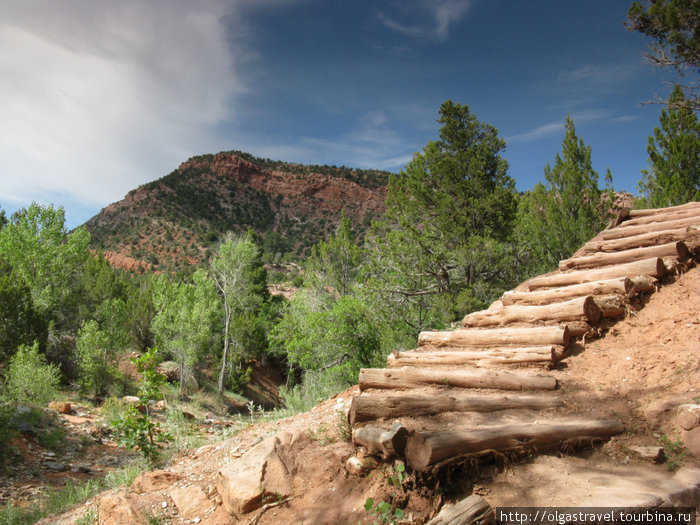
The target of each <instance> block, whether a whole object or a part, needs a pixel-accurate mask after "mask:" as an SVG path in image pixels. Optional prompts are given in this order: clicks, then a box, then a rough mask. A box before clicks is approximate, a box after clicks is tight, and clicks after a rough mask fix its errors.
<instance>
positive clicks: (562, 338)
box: [418, 326, 569, 348]
mask: <svg viewBox="0 0 700 525" xmlns="http://www.w3.org/2000/svg"><path fill="white" fill-rule="evenodd" d="M568 344H569V334H568V332H567V331H566V329H564V328H559V327H557V326H542V327H536V328H492V329H489V330H478V329H457V330H454V331H444V332H421V333H420V334H418V345H419V346H424V345H433V346H436V347H441V346H454V347H463V348H468V347H477V348H479V347H484V346H501V345H512V346H540V345H560V346H567V345H568Z"/></svg>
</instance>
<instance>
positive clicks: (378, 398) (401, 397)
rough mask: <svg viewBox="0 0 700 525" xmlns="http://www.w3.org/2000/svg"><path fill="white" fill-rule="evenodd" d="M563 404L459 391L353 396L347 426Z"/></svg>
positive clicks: (549, 397)
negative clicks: (408, 417) (369, 422)
mask: <svg viewBox="0 0 700 525" xmlns="http://www.w3.org/2000/svg"><path fill="white" fill-rule="evenodd" d="M563 405H564V402H563V401H562V400H561V399H560V398H558V397H555V396H552V395H545V394H538V395H535V396H528V395H517V394H509V395H499V396H493V395H482V394H479V395H475V394H469V393H466V392H459V391H453V390H450V391H445V392H439V393H438V392H432V393H428V394H426V393H410V392H408V393H404V392H401V393H400V394H390V393H384V392H382V394H381V395H372V394H367V393H364V394H362V395H360V396H356V397H354V398H353V400H352V404H351V405H350V412H349V414H348V418H349V420H350V425H352V426H355V424H356V423H361V422H363V421H373V420H375V419H383V418H397V417H403V416H431V415H433V414H442V413H444V412H497V411H499V410H511V409H530V410H545V409H547V408H556V407H561V406H563Z"/></svg>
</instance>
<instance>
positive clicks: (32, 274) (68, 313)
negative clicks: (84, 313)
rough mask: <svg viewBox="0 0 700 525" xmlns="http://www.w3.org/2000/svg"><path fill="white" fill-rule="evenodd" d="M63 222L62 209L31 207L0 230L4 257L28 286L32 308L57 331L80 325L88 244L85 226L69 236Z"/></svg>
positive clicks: (1, 250)
mask: <svg viewBox="0 0 700 525" xmlns="http://www.w3.org/2000/svg"><path fill="white" fill-rule="evenodd" d="M64 223H65V213H64V211H63V208H61V207H59V208H54V207H53V206H48V207H43V206H40V205H38V204H36V203H33V204H31V205H30V206H29V208H27V209H21V210H19V211H17V212H16V213H14V214H13V215H12V217H11V219H10V222H9V223H8V224H7V225H5V227H4V228H3V229H2V230H0V253H2V254H3V257H4V258H5V259H6V260H7V262H9V264H10V265H11V266H12V268H13V269H14V270H15V271H16V272H17V274H18V275H20V276H21V277H22V279H24V281H25V282H26V283H27V286H29V289H30V291H31V294H32V301H33V303H34V308H36V310H37V311H38V312H39V313H40V315H42V316H43V317H45V318H46V319H49V320H52V321H54V323H55V326H56V329H57V330H59V331H62V330H65V329H67V328H70V327H74V326H76V325H77V319H78V318H77V302H78V300H77V297H76V294H77V292H78V290H79V289H78V287H77V286H76V283H77V282H78V281H79V279H78V278H77V276H78V274H79V272H80V269H81V265H82V263H83V262H84V261H85V259H86V258H87V254H88V249H87V247H88V242H89V240H90V234H89V233H88V232H87V230H85V228H82V227H80V228H77V229H75V230H74V231H73V232H71V233H68V231H67V229H66V227H65V224H64Z"/></svg>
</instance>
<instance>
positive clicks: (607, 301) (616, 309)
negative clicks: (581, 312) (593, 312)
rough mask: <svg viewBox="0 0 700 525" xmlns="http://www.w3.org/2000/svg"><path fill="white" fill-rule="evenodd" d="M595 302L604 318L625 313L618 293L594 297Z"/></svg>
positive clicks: (623, 304)
mask: <svg viewBox="0 0 700 525" xmlns="http://www.w3.org/2000/svg"><path fill="white" fill-rule="evenodd" d="M595 302H596V304H597V305H598V308H600V311H601V313H602V314H603V317H605V318H608V317H618V316H620V315H623V314H624V313H625V303H624V301H623V300H622V299H621V298H620V296H618V295H606V296H604V297H596V298H595Z"/></svg>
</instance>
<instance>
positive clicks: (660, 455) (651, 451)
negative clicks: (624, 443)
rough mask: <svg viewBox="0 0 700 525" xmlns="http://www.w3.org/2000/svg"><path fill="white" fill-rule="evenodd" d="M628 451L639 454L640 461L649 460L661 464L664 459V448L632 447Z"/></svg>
mask: <svg viewBox="0 0 700 525" xmlns="http://www.w3.org/2000/svg"><path fill="white" fill-rule="evenodd" d="M630 450H632V451H634V452H636V453H637V454H639V457H640V458H642V459H651V460H652V461H656V462H657V463H661V462H662V461H663V460H664V459H665V455H664V448H663V447H657V446H649V447H647V446H634V447H630Z"/></svg>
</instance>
